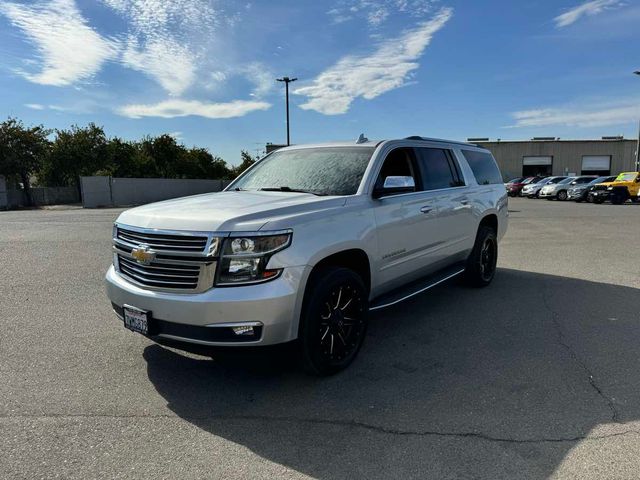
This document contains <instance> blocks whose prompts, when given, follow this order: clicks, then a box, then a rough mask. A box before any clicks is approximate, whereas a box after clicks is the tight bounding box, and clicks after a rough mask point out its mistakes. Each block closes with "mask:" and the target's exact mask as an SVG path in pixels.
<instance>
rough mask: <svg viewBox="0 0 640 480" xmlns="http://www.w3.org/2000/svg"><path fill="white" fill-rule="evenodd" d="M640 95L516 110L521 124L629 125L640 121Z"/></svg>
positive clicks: (535, 125)
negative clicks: (588, 102) (587, 102)
mask: <svg viewBox="0 0 640 480" xmlns="http://www.w3.org/2000/svg"><path fill="white" fill-rule="evenodd" d="M639 116H640V98H638V97H636V98H628V99H622V100H616V101H610V102H599V103H595V104H591V105H568V106H561V107H552V108H540V109H534V110H524V111H519V112H514V113H513V114H512V117H513V118H514V120H515V124H514V125H511V126H510V127H509V128H520V127H546V126H554V125H559V126H567V127H605V126H610V125H628V124H633V123H635V122H637V121H638V117H639Z"/></svg>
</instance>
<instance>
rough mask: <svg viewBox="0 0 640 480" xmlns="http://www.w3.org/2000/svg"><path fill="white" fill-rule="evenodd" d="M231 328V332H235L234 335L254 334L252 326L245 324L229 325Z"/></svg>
mask: <svg viewBox="0 0 640 480" xmlns="http://www.w3.org/2000/svg"><path fill="white" fill-rule="evenodd" d="M231 330H233V333H235V334H236V335H243V336H249V335H254V331H253V327H250V326H247V325H245V326H242V327H231Z"/></svg>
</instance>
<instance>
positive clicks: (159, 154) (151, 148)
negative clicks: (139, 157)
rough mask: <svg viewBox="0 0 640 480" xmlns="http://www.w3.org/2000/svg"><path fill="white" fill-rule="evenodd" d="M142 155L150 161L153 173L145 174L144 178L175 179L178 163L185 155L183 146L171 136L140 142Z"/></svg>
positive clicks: (151, 138)
mask: <svg viewBox="0 0 640 480" xmlns="http://www.w3.org/2000/svg"><path fill="white" fill-rule="evenodd" d="M141 150H142V153H143V154H144V155H145V156H146V157H148V158H150V159H152V162H153V171H149V172H147V173H148V174H147V175H145V177H162V178H176V177H177V176H178V170H179V167H178V163H179V162H180V159H181V157H182V156H183V154H184V153H185V148H184V146H183V145H178V142H177V141H176V139H175V138H174V137H172V136H171V135H167V134H164V135H160V136H159V137H146V138H144V139H143V140H142V142H141Z"/></svg>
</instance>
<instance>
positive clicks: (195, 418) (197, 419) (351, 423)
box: [0, 413, 640, 444]
mask: <svg viewBox="0 0 640 480" xmlns="http://www.w3.org/2000/svg"><path fill="white" fill-rule="evenodd" d="M52 418H61V419H74V418H83V419H87V418H109V419H132V418H137V419H176V420H185V421H188V422H189V423H192V424H194V425H196V426H198V427H200V428H203V429H204V430H206V431H210V432H211V433H214V434H215V433H216V432H215V430H213V431H212V429H211V428H208V427H207V426H204V425H202V423H204V422H213V421H253V422H256V421H258V422H280V423H302V424H307V425H328V426H335V427H343V428H358V429H363V430H368V431H371V432H375V433H379V434H384V435H394V436H413V437H443V438H460V439H465V438H471V439H477V440H482V441H486V442H494V443H511V444H537V443H576V442H581V441H598V440H606V439H609V438H615V437H623V436H627V435H640V430H635V429H627V430H624V431H621V432H614V433H607V434H600V435H574V436H564V437H563V436H558V437H529V438H526V437H525V438H517V437H501V436H497V435H490V434H486V433H483V432H472V431H470V432H465V431H438V430H405V429H400V428H391V427H385V426H382V425H375V424H371V423H366V422H361V421H357V420H340V419H321V418H301V417H294V416H276V417H273V416H269V415H188V416H187V415H185V416H181V415H174V414H121V415H119V414H80V413H79V414H46V415H29V414H17V415H6V414H5V415H1V414H0V420H3V419H5V420H6V419H52Z"/></svg>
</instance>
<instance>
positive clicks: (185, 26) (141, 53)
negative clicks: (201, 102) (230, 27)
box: [103, 0, 220, 96]
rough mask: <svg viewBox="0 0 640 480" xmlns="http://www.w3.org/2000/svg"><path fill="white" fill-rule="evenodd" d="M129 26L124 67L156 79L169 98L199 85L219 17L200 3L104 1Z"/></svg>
mask: <svg viewBox="0 0 640 480" xmlns="http://www.w3.org/2000/svg"><path fill="white" fill-rule="evenodd" d="M103 2H104V3H105V4H107V5H108V6H109V7H111V8H113V9H114V10H115V11H116V12H117V13H119V14H120V15H121V16H122V17H123V18H124V19H125V20H126V21H127V24H128V26H129V33H128V36H127V41H126V45H125V48H124V51H123V54H122V62H123V63H124V65H125V66H127V67H129V68H132V69H134V70H138V71H140V72H142V73H144V74H145V75H148V76H150V77H152V78H154V79H155V80H156V81H157V82H158V83H159V84H160V85H161V86H162V87H163V88H164V89H165V90H166V91H167V92H168V93H169V94H170V95H175V96H177V95H181V94H182V93H184V92H185V90H187V89H188V88H189V87H190V86H191V85H193V83H194V82H195V81H196V70H197V67H198V63H199V60H200V59H201V58H202V57H203V56H204V50H203V44H202V42H201V39H203V38H205V39H207V38H209V37H210V36H211V35H212V32H213V30H214V29H215V27H216V25H217V24H218V21H219V18H220V15H219V13H218V12H217V11H216V10H215V9H214V8H213V7H212V5H211V3H210V2H207V1H201V0H172V1H165V0H103Z"/></svg>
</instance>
